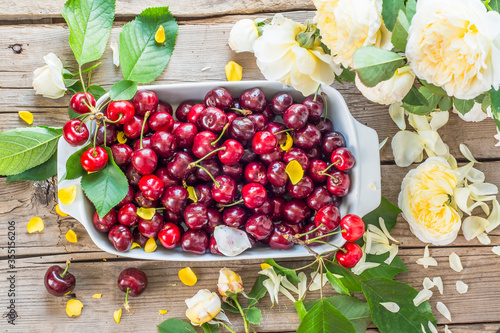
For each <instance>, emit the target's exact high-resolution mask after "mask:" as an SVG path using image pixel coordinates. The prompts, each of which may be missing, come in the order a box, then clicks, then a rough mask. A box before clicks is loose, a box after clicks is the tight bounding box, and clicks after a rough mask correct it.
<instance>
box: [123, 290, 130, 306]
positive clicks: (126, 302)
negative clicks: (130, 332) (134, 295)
mask: <svg viewBox="0 0 500 333" xmlns="http://www.w3.org/2000/svg"><path fill="white" fill-rule="evenodd" d="M129 292H130V288H127V293H126V294H125V303H123V305H124V306H125V310H127V311H130V306H129V305H128V293H129Z"/></svg>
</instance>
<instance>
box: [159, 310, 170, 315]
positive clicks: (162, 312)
mask: <svg viewBox="0 0 500 333" xmlns="http://www.w3.org/2000/svg"><path fill="white" fill-rule="evenodd" d="M167 312H168V310H158V313H159V314H161V315H164V314H167Z"/></svg>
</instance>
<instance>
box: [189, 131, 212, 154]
mask: <svg viewBox="0 0 500 333" xmlns="http://www.w3.org/2000/svg"><path fill="white" fill-rule="evenodd" d="M216 140H217V135H215V134H214V133H213V132H210V131H203V132H200V133H198V134H196V136H195V137H194V140H193V154H194V156H196V157H198V158H203V157H205V156H206V155H208V154H210V153H211V152H213V151H214V150H215V149H217V148H218V145H217V144H212V143H214V142H215V141H216ZM215 156H216V155H215V154H212V155H210V156H208V157H207V159H212V158H215Z"/></svg>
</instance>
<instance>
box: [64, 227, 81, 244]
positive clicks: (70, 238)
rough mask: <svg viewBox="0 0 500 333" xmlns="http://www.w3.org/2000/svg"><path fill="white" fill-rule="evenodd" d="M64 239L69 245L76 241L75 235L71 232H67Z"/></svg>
mask: <svg viewBox="0 0 500 333" xmlns="http://www.w3.org/2000/svg"><path fill="white" fill-rule="evenodd" d="M66 239H67V240H68V242H70V243H76V242H77V241H78V238H77V237H76V233H75V232H74V231H73V230H71V229H70V230H68V232H67V233H66Z"/></svg>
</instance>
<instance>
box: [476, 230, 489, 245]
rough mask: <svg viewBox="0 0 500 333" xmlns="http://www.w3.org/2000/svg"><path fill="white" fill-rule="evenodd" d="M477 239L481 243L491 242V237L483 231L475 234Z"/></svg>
mask: <svg viewBox="0 0 500 333" xmlns="http://www.w3.org/2000/svg"><path fill="white" fill-rule="evenodd" d="M477 240H478V241H479V243H481V244H483V245H490V244H491V239H490V237H488V234H486V233H485V232H483V233H482V234H479V235H477Z"/></svg>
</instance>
